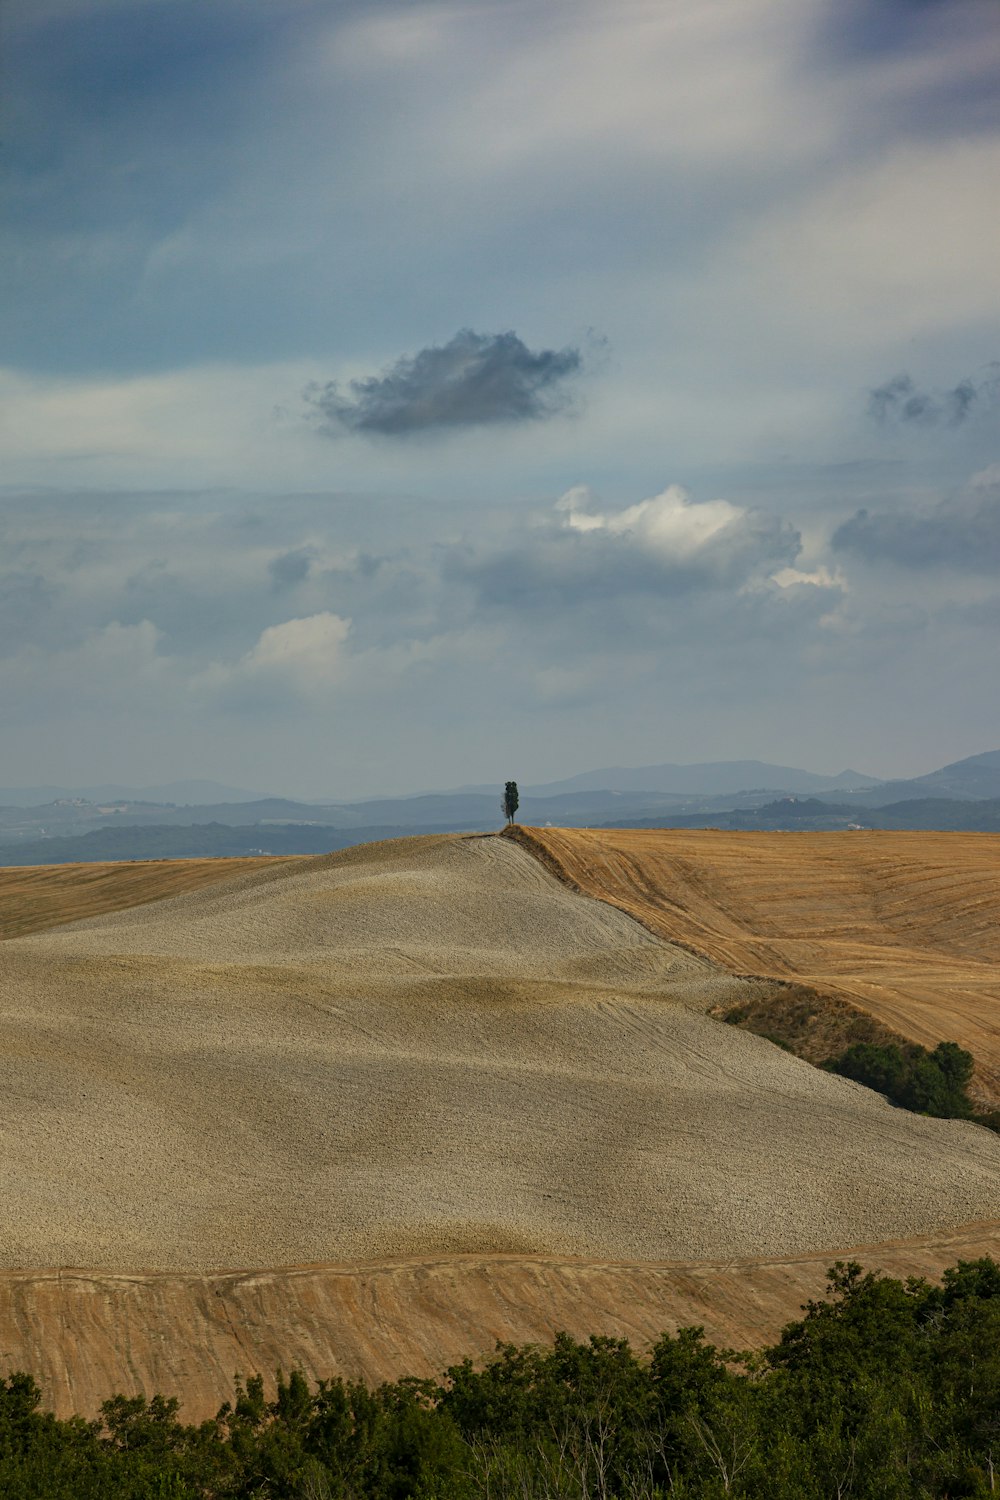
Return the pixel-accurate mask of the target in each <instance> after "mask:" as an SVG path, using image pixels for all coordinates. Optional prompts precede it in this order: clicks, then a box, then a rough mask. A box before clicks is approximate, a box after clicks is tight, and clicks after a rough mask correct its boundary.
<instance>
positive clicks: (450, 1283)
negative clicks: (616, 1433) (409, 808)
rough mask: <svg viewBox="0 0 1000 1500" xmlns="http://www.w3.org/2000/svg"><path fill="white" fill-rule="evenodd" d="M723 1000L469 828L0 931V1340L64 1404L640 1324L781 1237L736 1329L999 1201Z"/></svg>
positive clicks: (526, 859) (392, 1362) (966, 1146)
mask: <svg viewBox="0 0 1000 1500" xmlns="http://www.w3.org/2000/svg"><path fill="white" fill-rule="evenodd" d="M231 869H232V866H228V868H227V873H229V872H230V871H231ZM743 990H744V981H742V980H740V979H739V978H737V977H734V976H733V975H731V974H729V973H727V972H726V971H725V970H723V969H721V968H719V967H718V966H717V965H716V964H713V963H712V962H710V961H709V960H708V959H706V958H703V957H700V956H697V955H694V954H692V953H690V952H688V951H685V950H684V949H683V948H681V947H679V946H677V945H674V944H671V943H668V942H664V941H663V940H662V939H660V938H658V937H657V936H655V935H654V934H653V933H651V932H650V931H649V930H647V928H646V927H645V926H642V925H640V923H638V922H636V921H634V920H633V919H632V917H631V916H629V915H627V914H626V913H624V912H621V911H618V910H615V909H614V907H613V906H611V905H608V904H607V903H605V902H595V901H592V900H590V899H588V898H586V897H584V896H581V895H579V894H578V893H576V892H574V891H572V890H570V889H569V888H568V887H567V886H566V884H565V883H563V882H561V881H559V880H557V879H556V878H554V877H553V875H551V874H550V873H549V872H548V871H547V870H546V869H545V868H544V867H543V866H542V865H541V864H540V863H539V862H538V860H536V859H535V858H534V857H533V855H532V854H530V853H529V852H527V851H526V850H524V849H522V848H519V847H518V846H517V845H516V844H515V843H513V842H511V841H509V840H506V839H498V838H480V837H469V836H465V837H463V836H450V837H431V838H421V839H407V840H399V841H395V842H392V843H387V844H382V845H368V846H362V847H359V848H354V849H350V850H347V851H344V852H343V853H340V854H336V855H330V856H325V857H321V858H317V859H307V860H293V861H286V862H281V861H267V862H266V863H265V864H263V865H262V866H261V867H260V868H254V869H251V870H244V871H243V872H242V873H239V874H237V875H236V876H235V877H234V878H230V879H228V880H225V881H223V882H221V883H219V882H215V883H212V884H209V885H205V886H204V887H203V888H201V889H189V890H187V891H186V892H184V893H183V894H178V895H174V896H171V897H169V898H168V899H165V900H161V901H158V902H155V903H152V904H147V905H144V906H142V907H137V908H134V909H131V910H126V911H120V912H116V913H113V914H105V915H103V916H99V917H94V918H91V919H88V920H85V921H80V922H75V923H73V924H70V925H67V926H63V927H60V928H56V929H53V930H50V931H43V932H36V933H34V934H30V935H25V936H22V937H17V938H13V939H11V940H10V941H8V942H4V943H0V1018H2V1025H0V1067H2V1068H3V1076H4V1110H3V1113H2V1116H0V1146H2V1150H0V1191H2V1195H3V1201H4V1204H5V1208H6V1211H5V1213H4V1214H3V1215H2V1216H0V1266H2V1267H4V1268H6V1274H4V1275H3V1276H0V1339H2V1343H0V1348H2V1349H3V1350H4V1351H5V1356H4V1359H5V1363H7V1365H8V1367H10V1366H11V1365H15V1366H16V1365H18V1364H22V1365H24V1364H27V1365H29V1366H32V1367H34V1368H35V1369H37V1370H39V1372H40V1373H42V1374H45V1375H46V1376H47V1379H48V1380H50V1381H51V1382H52V1385H51V1389H52V1390H53V1391H55V1392H56V1393H57V1394H58V1399H59V1400H60V1401H61V1402H63V1403H64V1404H66V1403H68V1404H75V1405H77V1406H82V1407H83V1408H84V1409H88V1408H89V1409H90V1410H92V1409H93V1406H94V1404H96V1401H98V1400H100V1399H101V1398H102V1397H103V1396H105V1395H107V1394H108V1393H109V1392H110V1391H111V1390H113V1389H121V1388H123V1387H124V1388H135V1387H136V1386H139V1387H141V1388H145V1389H146V1390H147V1391H148V1390H151V1389H154V1388H160V1389H167V1390H170V1389H178V1388H179V1387H180V1386H182V1385H183V1384H184V1382H185V1381H186V1379H187V1374H188V1373H190V1372H191V1371H192V1369H193V1368H194V1366H195V1364H196V1362H197V1360H199V1359H202V1358H204V1362H205V1367H206V1371H207V1372H208V1373H206V1375H205V1377H204V1381H203V1383H202V1385H200V1386H199V1385H198V1383H197V1380H195V1386H194V1388H195V1389H197V1390H198V1391H200V1392H201V1394H200V1395H199V1396H198V1398H197V1399H198V1400H199V1401H203V1402H204V1403H206V1404H207V1405H208V1406H209V1408H210V1407H211V1405H212V1404H214V1403H215V1400H216V1397H218V1399H222V1397H223V1396H224V1395H226V1394H227V1393H228V1389H229V1384H230V1382H231V1377H232V1374H233V1372H234V1371H235V1370H236V1369H241V1370H242V1371H243V1372H244V1373H248V1372H250V1371H251V1370H253V1369H255V1368H261V1367H263V1368H265V1369H266V1368H269V1367H270V1366H271V1365H273V1364H277V1363H278V1362H279V1361H280V1362H281V1363H283V1364H284V1366H285V1367H286V1368H288V1366H289V1364H291V1363H293V1362H299V1363H302V1364H303V1365H304V1366H305V1367H306V1368H307V1369H309V1370H310V1371H311V1372H312V1373H315V1374H329V1373H331V1371H332V1370H333V1369H337V1368H343V1369H344V1370H345V1372H350V1373H359V1374H365V1375H367V1376H368V1377H369V1378H378V1377H379V1376H381V1375H384V1374H400V1373H403V1371H404V1370H406V1369H417V1368H423V1369H427V1370H431V1369H439V1368H441V1367H442V1366H443V1365H444V1364H445V1363H446V1362H447V1361H448V1360H449V1359H452V1358H457V1357H460V1356H461V1355H463V1354H466V1353H468V1354H476V1353H479V1352H481V1351H483V1350H484V1349H485V1348H488V1347H489V1345H490V1343H491V1341H492V1338H493V1337H494V1336H499V1337H505V1338H508V1337H509V1338H527V1337H533V1336H545V1335H547V1334H548V1333H550V1332H552V1331H553V1330H554V1328H555V1327H557V1326H566V1327H570V1328H572V1329H574V1330H576V1331H578V1332H580V1333H583V1332H587V1331H591V1330H592V1329H595V1330H598V1331H599V1330H600V1329H602V1328H605V1329H607V1331H615V1330H616V1329H618V1330H620V1331H622V1332H632V1333H633V1335H634V1336H636V1337H647V1336H652V1335H653V1334H655V1333H656V1332H657V1331H659V1329H660V1328H662V1327H663V1326H669V1325H670V1322H671V1319H674V1320H676V1321H682V1322H687V1321H691V1320H692V1317H693V1316H695V1315H696V1314H697V1312H698V1309H699V1306H700V1307H701V1308H702V1311H703V1310H704V1307H705V1306H706V1305H709V1304H711V1303H712V1300H713V1298H714V1297H715V1295H716V1293H715V1291H713V1290H712V1288H713V1286H714V1285H715V1283H713V1282H712V1280H711V1276H712V1275H714V1274H715V1273H716V1272H717V1273H718V1274H719V1276H720V1277H721V1278H722V1280H721V1281H720V1282H719V1283H718V1284H719V1286H729V1287H730V1288H731V1293H725V1295H726V1296H729V1295H730V1294H731V1295H732V1297H734V1298H735V1296H736V1295H737V1293H736V1291H735V1290H734V1288H735V1286H736V1282H734V1281H731V1280H727V1279H726V1278H727V1277H730V1273H731V1272H732V1274H733V1275H735V1276H736V1280H737V1281H739V1279H740V1277H741V1276H743V1272H741V1271H740V1270H739V1264H738V1263H742V1262H748V1263H749V1262H753V1263H754V1264H755V1265H756V1263H757V1262H759V1261H763V1262H765V1263H766V1264H767V1265H770V1264H772V1263H775V1262H780V1263H781V1264H782V1265H785V1264H786V1263H788V1262H789V1258H791V1259H792V1260H794V1261H795V1262H796V1264H799V1263H801V1264H802V1265H806V1266H807V1268H806V1269H805V1270H803V1271H801V1272H799V1271H796V1272H795V1273H794V1274H791V1273H788V1272H786V1271H785V1270H779V1271H778V1272H775V1273H774V1278H772V1279H770V1280H769V1279H768V1278H769V1277H770V1276H771V1273H770V1272H766V1273H765V1272H763V1271H761V1272H759V1276H762V1277H763V1280H759V1278H758V1271H756V1270H750V1271H747V1273H746V1276H743V1284H744V1285H745V1287H746V1305H745V1309H744V1312H743V1313H742V1314H739V1315H737V1314H736V1313H735V1312H734V1313H733V1315H732V1316H733V1318H734V1319H735V1324H734V1326H739V1327H742V1328H744V1329H745V1330H746V1336H747V1337H750V1336H755V1335H753V1328H754V1327H756V1326H758V1325H759V1326H760V1327H761V1328H764V1327H765V1325H766V1331H765V1333H764V1334H763V1336H765V1337H767V1336H770V1335H771V1334H773V1331H774V1327H775V1323H780V1322H781V1321H783V1319H784V1318H786V1317H788V1316H790V1315H793V1314H794V1312H795V1311H796V1307H797V1305H798V1304H797V1301H796V1300H795V1299H796V1298H797V1297H798V1292H799V1290H800V1288H801V1286H803V1285H808V1288H809V1291H808V1293H807V1294H813V1293H815V1292H817V1291H819V1290H820V1289H821V1282H822V1268H823V1267H825V1265H826V1264H827V1262H828V1261H829V1259H831V1258H832V1257H833V1255H834V1254H837V1253H843V1252H845V1251H849V1250H850V1249H851V1248H852V1247H855V1246H858V1245H872V1244H876V1243H883V1242H886V1241H901V1240H910V1239H912V1238H913V1237H914V1236H924V1237H925V1239H926V1241H927V1245H929V1246H930V1247H931V1248H930V1249H925V1250H924V1251H921V1252H920V1253H921V1254H923V1255H924V1256H925V1261H926V1263H927V1264H928V1265H934V1266H938V1265H939V1264H940V1263H941V1259H940V1257H941V1253H942V1252H941V1250H940V1246H941V1244H942V1243H943V1240H942V1237H944V1238H945V1239H947V1238H948V1237H949V1236H952V1235H953V1234H954V1232H955V1231H956V1230H957V1229H958V1228H959V1227H960V1226H962V1225H967V1224H970V1223H973V1222H975V1221H987V1220H988V1221H993V1220H995V1219H1000V1138H998V1137H996V1136H994V1135H991V1134H990V1133H988V1132H986V1131H983V1130H981V1129H979V1128H978V1127H975V1126H971V1125H967V1124H963V1123H959V1122H954V1121H934V1120H924V1119H919V1118H917V1117H915V1116H912V1115H908V1114H906V1113H905V1112H902V1111H899V1110H894V1109H892V1108H891V1107H890V1106H888V1105H887V1104H886V1103H885V1102H884V1101H882V1100H881V1099H880V1098H878V1097H877V1096H876V1095H873V1094H872V1093H870V1092H869V1091H868V1090H865V1089H862V1088H860V1087H858V1086H857V1085H854V1084H852V1083H849V1082H847V1081H846V1080H843V1079H839V1078H834V1077H831V1076H828V1075H826V1074H823V1073H819V1072H817V1071H816V1070H815V1069H813V1068H810V1067H809V1066H808V1065H807V1064H805V1063H803V1062H801V1061H799V1060H798V1059H796V1058H794V1057H791V1056H789V1055H787V1054H786V1053H783V1052H781V1051H780V1050H779V1049H777V1048H775V1047H773V1046H771V1045H769V1044H768V1043H766V1042H764V1041H762V1040H760V1039H759V1038H757V1037H753V1036H750V1035H748V1034H746V1033H743V1032H740V1031H737V1030H734V1029H733V1028H731V1027H725V1026H722V1025H720V1024H718V1023H717V1022H715V1021H713V1020H712V1019H711V1018H710V1017H709V1016H708V1015H707V1014H706V1011H707V1010H708V1009H710V1008H711V1007H712V1006H713V1005H716V1004H720V1003H729V1002H730V1001H732V1002H735V1001H736V1000H737V999H738V998H739V996H740V995H741V994H742V993H743ZM977 1233H979V1236H980V1240H983V1239H985V1240H986V1242H990V1243H991V1242H992V1241H991V1240H990V1236H991V1234H992V1230H990V1229H988V1228H984V1229H983V1230H982V1231H977ZM927 1237H929V1239H927ZM977 1243H978V1241H977ZM935 1247H937V1248H935ZM907 1253H910V1252H907ZM914 1253H915V1252H914ZM935 1256H937V1257H938V1259H937V1260H935ZM927 1257H929V1260H928V1259H927ZM376 1262H378V1263H379V1264H375V1263H376ZM663 1262H683V1263H684V1264H683V1265H681V1266H679V1267H678V1266H677V1265H673V1266H666V1267H665V1266H664V1265H663V1264H662V1263H663ZM693 1262H708V1263H710V1265H711V1266H714V1267H715V1271H714V1272H711V1274H709V1275H708V1280H707V1281H706V1280H704V1279H702V1280H699V1275H700V1273H699V1272H698V1271H697V1270H696V1269H695V1268H693V1266H692V1264H691V1263H693ZM331 1263H334V1264H331ZM642 1263H645V1264H642ZM876 1263H877V1262H876ZM283 1267H284V1268H286V1269H284V1270H283V1269H281V1268H283ZM289 1267H292V1268H294V1267H300V1268H301V1269H299V1270H295V1269H291V1270H289V1269H287V1268H289ZM45 1268H52V1269H51V1270H48V1271H47V1270H46V1269H45ZM68 1268H77V1269H75V1270H71V1269H68ZM755 1278H758V1279H757V1280H755ZM775 1278H776V1279H775ZM755 1287H756V1288H757V1290H755ZM685 1288H686V1290H685ZM761 1288H763V1290H761ZM767 1288H770V1290H767ZM719 1295H720V1297H721V1296H723V1293H721V1292H720V1293H719ZM4 1298H6V1301H4ZM755 1299H756V1304H759V1308H760V1309H763V1311H761V1312H760V1317H759V1318H758V1319H757V1323H755V1322H754V1318H755V1317H756V1314H753V1313H752V1309H753V1307H754V1305H755ZM768 1299H770V1300H768ZM790 1299H791V1300H792V1301H793V1302H794V1305H790ZM723 1300H724V1299H723ZM733 1305H735V1304H733ZM720 1306H721V1303H720ZM779 1306H780V1308H781V1312H780V1313H778V1311H777V1309H778V1308H779ZM338 1309H339V1311H338ZM741 1317H742V1319H743V1321H742V1323H741V1322H740V1318H741ZM719 1318H720V1319H721V1318H722V1313H721V1312H720V1313H719ZM616 1320H617V1321H616ZM696 1320H697V1321H706V1319H705V1317H704V1316H697V1317H696ZM761 1320H763V1321H761ZM768 1320H770V1321H768ZM723 1322H724V1320H723ZM718 1326H719V1327H720V1329H721V1327H722V1326H723V1324H722V1323H721V1322H720V1323H719V1324H718ZM54 1330H56V1331H54ZM352 1330H353V1331H352ZM720 1336H723V1335H722V1334H721V1333H720ZM737 1341H740V1342H741V1341H743V1339H739V1340H737ZM338 1350H339V1351H340V1352H338ZM46 1351H47V1352H46ZM205 1351H211V1352H210V1353H209V1352H205ZM22 1356H23V1357H22ZM418 1356H419V1358H418ZM60 1372H62V1373H60ZM88 1372H89V1373H88ZM171 1372H173V1376H174V1377H176V1378H171ZM60 1382H62V1384H60ZM88 1382H89V1383H88Z"/></svg>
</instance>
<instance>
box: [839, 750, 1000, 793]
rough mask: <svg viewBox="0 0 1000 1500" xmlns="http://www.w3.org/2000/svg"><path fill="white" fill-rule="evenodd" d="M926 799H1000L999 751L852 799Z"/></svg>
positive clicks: (879, 788)
mask: <svg viewBox="0 0 1000 1500" xmlns="http://www.w3.org/2000/svg"><path fill="white" fill-rule="evenodd" d="M925 797H947V798H953V797H957V798H959V799H962V800H967V801H982V800H985V799H988V798H993V797H1000V750H987V751H985V752H984V753H983V754H982V755H969V756H967V757H966V759H965V760H956V761H952V763H951V764H950V765H947V766H942V767H941V769H940V771H931V772H930V773H929V774H928V775H927V776H914V777H911V778H910V779H908V780H906V781H885V782H883V783H882V785H881V786H878V787H876V788H874V790H873V791H872V792H867V793H861V794H857V796H856V799H855V798H852V800H858V801H872V800H874V801H876V802H878V803H879V804H885V803H888V802H903V801H912V800H913V799H914V798H925Z"/></svg>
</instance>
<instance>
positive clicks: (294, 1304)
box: [0, 1225, 998, 1421]
mask: <svg viewBox="0 0 1000 1500" xmlns="http://www.w3.org/2000/svg"><path fill="white" fill-rule="evenodd" d="M997 1254H998V1236H997V1228H996V1226H995V1225H970V1226H968V1227H967V1228H964V1229H961V1230H958V1231H953V1232H949V1233H943V1234H936V1235H932V1236H928V1237H924V1238H921V1239H918V1240H911V1241H906V1242H900V1243H895V1244H888V1245H881V1246H878V1247H877V1248H866V1249H861V1250H860V1251H858V1252H857V1256H856V1258H857V1259H859V1260H860V1261H861V1262H862V1264H863V1265H865V1266H866V1267H868V1268H870V1269H872V1270H882V1271H885V1272H887V1273H889V1274H891V1275H893V1276H900V1277H907V1276H926V1277H931V1278H937V1277H939V1276H940V1274H941V1271H942V1270H943V1269H944V1268H945V1267H946V1266H950V1265H954V1264H955V1262H956V1261H957V1260H960V1259H961V1260H974V1259H977V1258H979V1257H980V1256H983V1255H993V1256H996V1255H997ZM833 1258H834V1257H833V1255H832V1254H831V1253H823V1254H812V1255H803V1256H795V1257H791V1258H777V1259H775V1258H771V1259H765V1260H750V1261H745V1260H732V1259H725V1260H714V1261H695V1262H688V1263H684V1262H669V1263H660V1264H657V1263H652V1262H627V1261H625V1262H623V1261H617V1262H598V1261H584V1260H579V1259H567V1258H564V1257H558V1256H541V1255H460V1256H455V1255H448V1256H437V1257H429V1258H427V1257H425V1258H420V1259H396V1260H379V1261H370V1262H363V1263H361V1264H357V1263H355V1264H350V1265H335V1266H312V1267H302V1268H298V1269H295V1268H292V1269H283V1270H262V1271H253V1272H244V1273H238V1274H230V1275H217V1276H177V1275H170V1276H120V1275H118V1276H116V1275H109V1274H100V1273H86V1272H80V1271H64V1272H50V1273H48V1274H38V1273H18V1272H8V1273H6V1274H0V1331H2V1337H3V1351H4V1352H3V1360H4V1364H5V1367H6V1368H7V1369H26V1370H31V1371H32V1372H33V1373H34V1375H35V1377H36V1378H37V1379H38V1381H39V1383H40V1384H41V1386H42V1390H43V1393H44V1397H45V1401H46V1403H52V1404H53V1405H54V1407H55V1409H56V1410H57V1411H58V1412H59V1413H60V1414H61V1415H63V1416H69V1415H70V1414H71V1413H72V1412H82V1413H84V1414H85V1415H88V1416H90V1415H95V1414H96V1413H97V1410H98V1408H99V1406H100V1403H101V1402H102V1401H104V1400H106V1399H107V1397H108V1395H109V1394H111V1393H112V1392H114V1391H128V1392H133V1391H136V1390H142V1391H144V1392H145V1393H146V1394H147V1395H152V1394H153V1393H154V1392H156V1391H159V1392H162V1393H163V1394H167V1395H180V1396H181V1397H182V1399H183V1402H184V1407H183V1411H182V1416H183V1417H185V1418H186V1419H187V1420H188V1421H198V1420H201V1419H202V1418H205V1417H210V1416H213V1415H214V1414H215V1412H216V1411H217V1410H218V1409H219V1406H220V1405H221V1404H222V1402H223V1401H227V1400H232V1398H233V1395H234V1381H233V1376H234V1373H235V1372H236V1371H240V1372H241V1373H242V1375H243V1377H244V1378H245V1377H246V1376H248V1375H254V1374H260V1375H262V1376H263V1377H264V1380H265V1382H266V1384H267V1386H268V1388H270V1389H273V1380H274V1372H275V1370H276V1369H277V1368H278V1367H279V1366H280V1367H281V1368H282V1369H285V1370H288V1369H301V1370H303V1371H305V1373H306V1374H307V1375H308V1376H309V1377H310V1378H312V1379H317V1378H329V1377H330V1376H332V1375H342V1376H344V1378H345V1379H349V1380H364V1381H367V1382H370V1383H372V1384H376V1383H378V1382H379V1381H383V1380H395V1379H398V1378H399V1377H400V1376H402V1375H428V1376H435V1375H440V1374H441V1372H442V1371H443V1370H444V1369H445V1368H446V1367H447V1366H448V1365H451V1364H456V1363H458V1362H459V1361H460V1360H462V1359H465V1358H472V1359H479V1358H480V1357H483V1356H486V1355H489V1354H491V1353H492V1352H493V1349H494V1346H495V1344H496V1342H497V1340H501V1341H504V1342H511V1343H524V1342H528V1341H532V1342H547V1341H550V1340H551V1339H552V1337H553V1336H554V1334H555V1333H557V1332H558V1331H559V1330H561V1329H564V1330H566V1331H567V1332H568V1333H571V1334H573V1335H574V1336H575V1337H577V1338H586V1337H587V1336H588V1335H589V1334H591V1333H598V1334H607V1335H609V1336H610V1337H613V1338H628V1339H630V1340H631V1341H632V1343H633V1345H634V1347H636V1348H637V1349H644V1348H646V1347H648V1345H649V1344H650V1343H651V1342H653V1341H655V1339H657V1338H658V1337H659V1335H660V1334H661V1333H664V1332H674V1331H676V1329H678V1328H683V1327H690V1326H691V1325H692V1324H701V1325H703V1326H704V1328H705V1332H706V1335H707V1337H708V1338H709V1339H710V1340H711V1341H712V1342H714V1343H716V1344H718V1345H719V1346H720V1347H723V1348H737V1349H740V1348H748V1347H755V1346H760V1345H763V1344H767V1343H771V1342H773V1341H774V1340H775V1339H776V1337H777V1336H778V1334H779V1332H780V1330H781V1328H782V1327H783V1326H784V1324H785V1323H787V1322H788V1321H789V1320H790V1319H792V1318H796V1317H798V1316H800V1309H801V1308H802V1306H803V1305H804V1304H805V1303H806V1302H807V1301H809V1300H810V1299H812V1298H816V1297H821V1296H822V1295H823V1292H824V1285H825V1281H826V1271H827V1268H828V1266H829V1264H830V1262H831V1261H832V1260H833Z"/></svg>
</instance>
